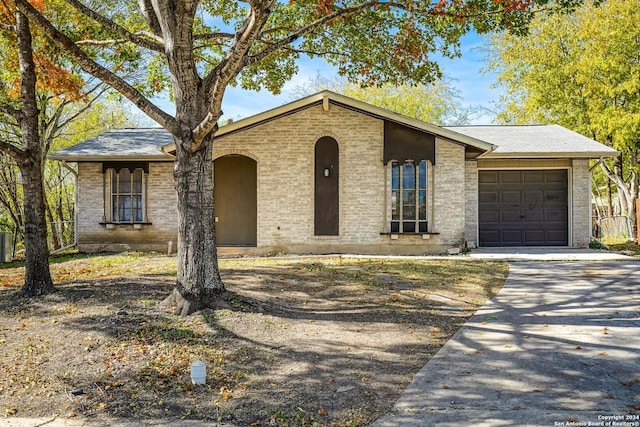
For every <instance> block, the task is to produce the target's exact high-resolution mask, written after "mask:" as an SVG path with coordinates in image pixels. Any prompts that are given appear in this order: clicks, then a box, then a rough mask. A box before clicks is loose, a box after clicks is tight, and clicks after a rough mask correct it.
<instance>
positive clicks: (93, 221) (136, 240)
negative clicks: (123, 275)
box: [77, 162, 177, 252]
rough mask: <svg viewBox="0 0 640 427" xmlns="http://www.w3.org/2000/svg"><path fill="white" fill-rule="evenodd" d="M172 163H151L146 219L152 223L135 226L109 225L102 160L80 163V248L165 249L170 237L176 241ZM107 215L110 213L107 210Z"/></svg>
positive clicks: (94, 250)
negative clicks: (107, 221) (111, 226)
mask: <svg viewBox="0 0 640 427" xmlns="http://www.w3.org/2000/svg"><path fill="white" fill-rule="evenodd" d="M172 168H173V164H172V163H170V162H165V163H150V164H149V175H148V177H147V191H146V196H147V218H148V221H149V222H150V223H151V224H149V225H147V224H145V225H141V226H140V228H136V227H134V226H133V225H131V224H127V225H113V228H107V226H106V225H104V224H100V223H101V222H104V221H105V211H104V209H105V198H107V200H108V197H109V195H108V194H106V196H105V194H104V190H103V186H104V185H103V174H102V164H101V163H79V165H78V172H79V178H78V188H77V192H78V206H77V208H78V249H79V250H80V251H82V252H99V251H127V250H141V251H162V252H164V251H166V250H167V246H168V245H167V243H168V241H169V240H171V241H173V245H174V246H173V247H174V250H175V247H176V246H175V245H176V242H177V211H176V193H175V190H174V188H173V178H172V170H173V169H172ZM107 216H108V213H107Z"/></svg>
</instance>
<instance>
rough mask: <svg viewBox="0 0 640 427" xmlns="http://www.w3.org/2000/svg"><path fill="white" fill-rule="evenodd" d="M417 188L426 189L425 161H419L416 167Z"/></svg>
mask: <svg viewBox="0 0 640 427" xmlns="http://www.w3.org/2000/svg"><path fill="white" fill-rule="evenodd" d="M418 188H419V189H420V190H426V189H427V162H426V161H424V160H423V161H421V162H420V166H419V169H418Z"/></svg>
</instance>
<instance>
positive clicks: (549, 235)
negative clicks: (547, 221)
mask: <svg viewBox="0 0 640 427" xmlns="http://www.w3.org/2000/svg"><path fill="white" fill-rule="evenodd" d="M545 239H546V240H547V241H548V242H549V244H557V245H566V239H567V232H566V230H547V232H546V235H545Z"/></svg>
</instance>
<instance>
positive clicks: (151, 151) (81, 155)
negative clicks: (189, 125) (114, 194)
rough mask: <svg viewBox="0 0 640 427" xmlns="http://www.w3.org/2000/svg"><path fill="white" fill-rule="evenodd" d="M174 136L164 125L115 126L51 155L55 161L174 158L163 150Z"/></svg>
mask: <svg viewBox="0 0 640 427" xmlns="http://www.w3.org/2000/svg"><path fill="white" fill-rule="evenodd" d="M172 142H173V137H172V136H171V134H170V133H169V132H167V130H165V129H164V128H140V129H114V130H110V131H107V132H105V133H103V134H101V135H98V136H96V137H95V138H91V139H88V140H86V141H84V142H81V143H80V144H77V145H74V146H73V147H69V148H67V149H65V150H60V151H58V152H56V153H53V154H51V155H50V156H49V157H50V158H52V159H55V160H68V161H78V160H80V161H92V160H99V161H101V160H107V159H110V160H119V159H120V160H170V159H172V158H171V157H170V156H168V155H166V154H165V153H163V152H162V150H161V148H162V147H163V146H164V145H167V144H171V143H172Z"/></svg>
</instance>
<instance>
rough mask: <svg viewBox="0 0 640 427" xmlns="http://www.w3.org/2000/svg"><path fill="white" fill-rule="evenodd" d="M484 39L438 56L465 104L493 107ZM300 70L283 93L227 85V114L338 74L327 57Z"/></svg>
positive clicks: (286, 97)
mask: <svg viewBox="0 0 640 427" xmlns="http://www.w3.org/2000/svg"><path fill="white" fill-rule="evenodd" d="M481 48H482V40H481V38H480V37H479V36H478V35H477V34H475V33H470V34H467V35H466V36H465V37H463V38H462V40H461V52H462V56H461V57H460V58H456V59H454V60H450V59H444V58H439V59H438V62H439V64H440V66H441V68H442V70H443V72H444V73H445V74H446V75H447V76H448V77H449V78H451V79H452V80H453V81H452V82H451V84H452V85H453V86H455V87H456V88H457V89H458V90H459V91H460V94H461V96H462V104H463V106H464V107H470V106H476V107H478V106H481V107H486V108H489V109H491V108H492V107H493V105H492V103H493V102H494V101H497V99H498V98H499V91H498V90H497V89H491V85H492V84H493V83H494V82H495V76H494V75H491V74H489V75H483V73H482V69H483V67H484V66H485V63H484V53H483V52H482V50H481ZM298 65H299V72H298V74H297V75H296V76H294V78H293V79H292V80H291V81H289V82H288V83H287V84H286V85H285V86H284V88H283V90H282V93H281V94H279V95H273V94H271V93H269V92H268V91H261V92H254V91H246V90H242V89H237V88H228V89H227V91H226V93H225V99H224V101H223V105H222V109H223V111H224V116H223V120H224V119H225V118H233V119H234V120H237V119H240V118H244V117H249V116H252V115H254V114H257V113H260V112H262V111H265V110H268V109H271V108H275V107H278V106H280V105H282V104H285V103H287V102H291V101H292V100H294V89H295V88H296V87H299V86H302V85H304V84H305V83H306V82H308V81H309V80H311V79H313V78H315V77H316V76H317V75H318V74H320V75H321V76H323V77H325V78H331V77H333V76H335V75H336V70H335V69H334V68H333V67H332V66H331V65H329V64H327V63H326V62H325V61H324V60H322V59H319V58H316V59H308V58H306V59H301V60H300V62H299V63H298ZM158 101H159V104H160V106H161V107H162V108H164V109H165V110H166V111H168V112H173V111H174V110H173V106H172V105H171V104H170V103H169V102H168V101H166V100H158ZM490 123H491V115H490V114H489V113H486V112H485V113H480V114H476V115H475V116H474V117H473V118H472V122H471V124H490Z"/></svg>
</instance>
